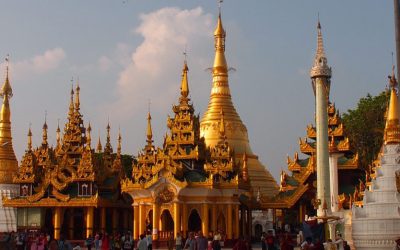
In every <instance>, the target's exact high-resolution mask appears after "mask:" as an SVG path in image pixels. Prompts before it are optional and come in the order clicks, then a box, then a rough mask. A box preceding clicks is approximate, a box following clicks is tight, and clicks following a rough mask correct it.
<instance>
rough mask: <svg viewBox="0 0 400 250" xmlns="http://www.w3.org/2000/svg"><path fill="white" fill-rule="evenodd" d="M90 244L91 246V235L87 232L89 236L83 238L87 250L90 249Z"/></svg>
mask: <svg viewBox="0 0 400 250" xmlns="http://www.w3.org/2000/svg"><path fill="white" fill-rule="evenodd" d="M92 246H93V237H92V235H91V234H89V237H87V238H86V240H85V247H86V248H87V250H92Z"/></svg>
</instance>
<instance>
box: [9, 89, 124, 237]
mask: <svg viewBox="0 0 400 250" xmlns="http://www.w3.org/2000/svg"><path fill="white" fill-rule="evenodd" d="M79 94H80V87H79V85H77V86H76V88H75V91H74V90H73V89H72V90H71V97H70V98H71V100H70V104H69V111H68V116H67V122H66V123H65V126H64V130H63V135H62V136H61V131H60V128H59V127H58V128H57V131H56V135H57V136H56V140H57V145H56V147H52V146H50V145H49V143H48V141H47V137H48V136H47V134H48V126H47V121H45V122H44V125H43V130H42V143H41V145H39V147H37V148H33V147H32V131H31V129H30V128H29V131H28V143H27V149H26V151H25V154H24V156H23V158H22V160H21V165H20V167H19V169H17V170H15V171H14V175H13V183H16V184H18V185H19V189H20V190H19V195H18V196H17V197H15V198H3V204H4V205H5V206H9V207H16V208H18V229H19V230H22V229H30V230H45V231H47V232H48V233H50V234H52V235H53V236H54V237H55V238H56V239H59V238H60V235H61V234H63V235H65V237H67V238H69V239H84V238H86V237H88V236H89V235H93V233H94V232H99V231H108V232H120V231H122V230H124V231H126V230H128V229H129V228H130V223H129V222H130V221H132V220H131V219H129V218H130V217H131V216H132V215H131V209H130V202H131V201H130V200H129V199H128V200H126V198H125V199H123V197H122V196H121V193H120V189H119V181H120V177H121V175H122V174H121V166H122V162H121V136H120V135H119V137H118V150H117V154H113V152H112V147H111V143H110V125H109V124H108V125H107V142H106V145H105V147H104V151H103V152H101V153H95V152H94V149H93V148H92V146H91V138H92V137H91V125H90V123H89V125H88V126H87V127H86V128H85V126H84V122H83V116H82V114H81V113H80V99H79ZM3 116H4V113H3V110H2V117H3ZM8 117H9V112H8ZM107 217H108V218H112V219H111V220H106V218H107Z"/></svg>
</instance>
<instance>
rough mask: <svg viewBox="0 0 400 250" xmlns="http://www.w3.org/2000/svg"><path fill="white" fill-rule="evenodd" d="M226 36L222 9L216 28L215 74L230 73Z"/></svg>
mask: <svg viewBox="0 0 400 250" xmlns="http://www.w3.org/2000/svg"><path fill="white" fill-rule="evenodd" d="M225 37H226V32H225V30H224V27H223V26H222V19H221V11H219V14H218V22H217V27H216V28H215V30H214V46H215V58H214V66H213V76H214V77H215V76H216V75H218V74H224V75H228V65H227V63H226V58H225Z"/></svg>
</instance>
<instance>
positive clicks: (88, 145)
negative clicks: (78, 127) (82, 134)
mask: <svg viewBox="0 0 400 250" xmlns="http://www.w3.org/2000/svg"><path fill="white" fill-rule="evenodd" d="M86 131H87V134H86V146H87V147H89V148H90V147H91V144H92V135H91V132H92V126H90V122H89V124H88V127H87V129H86ZM99 139H100V138H99Z"/></svg>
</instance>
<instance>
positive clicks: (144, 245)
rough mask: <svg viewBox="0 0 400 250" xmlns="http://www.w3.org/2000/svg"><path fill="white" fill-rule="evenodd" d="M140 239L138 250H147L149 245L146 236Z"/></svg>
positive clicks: (141, 236)
mask: <svg viewBox="0 0 400 250" xmlns="http://www.w3.org/2000/svg"><path fill="white" fill-rule="evenodd" d="M139 238H140V239H139V241H138V243H137V250H147V249H148V244H147V239H146V238H145V236H144V234H141V235H140V237H139Z"/></svg>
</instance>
